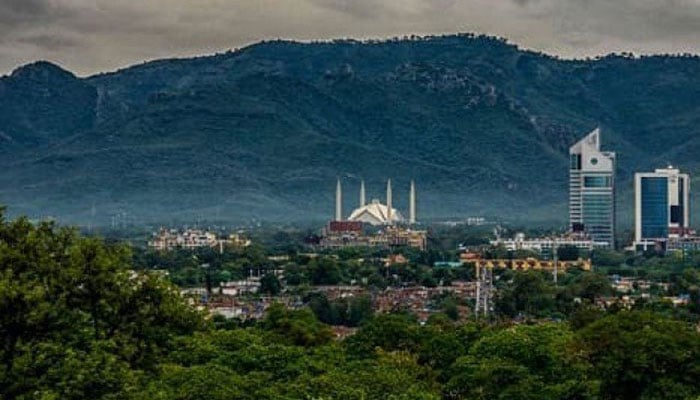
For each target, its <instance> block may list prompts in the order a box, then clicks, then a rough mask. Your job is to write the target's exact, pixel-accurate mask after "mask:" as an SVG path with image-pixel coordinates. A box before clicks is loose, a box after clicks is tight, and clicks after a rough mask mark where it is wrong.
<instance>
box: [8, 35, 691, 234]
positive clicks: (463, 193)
mask: <svg viewBox="0 0 700 400" xmlns="http://www.w3.org/2000/svg"><path fill="white" fill-rule="evenodd" d="M596 127H600V128H601V130H602V138H603V148H604V149H605V150H610V151H615V152H617V154H618V181H617V182H618V188H619V200H618V203H619V204H618V210H620V214H621V215H622V217H621V218H622V220H623V221H628V220H629V216H630V215H631V211H632V210H631V209H632V203H631V194H630V193H631V186H632V179H631V177H632V174H633V173H634V171H638V170H650V169H653V168H659V167H664V166H666V165H667V164H669V163H672V164H674V165H678V166H680V168H682V169H683V170H685V171H688V172H690V173H691V174H693V173H696V172H698V168H699V167H700V158H699V157H698V152H700V58H699V57H697V56H689V55H682V56H673V55H658V56H645V57H634V56H631V55H629V54H623V55H610V56H606V57H600V58H596V59H586V60H563V59H558V58H557V57H553V56H549V55H546V54H541V53H536V52H532V51H526V50H522V49H519V48H518V47H517V46H515V45H513V44H509V43H508V42H507V41H505V40H503V39H498V38H492V37H486V36H477V35H471V34H460V35H449V36H436V37H420V38H418V37H411V38H403V39H393V40H386V41H362V42H361V41H355V40H337V41H332V42H317V43H298V42H291V41H282V40H279V41H267V42H261V43H258V44H255V45H251V46H248V47H245V48H242V49H239V50H235V51H229V52H226V53H222V54H216V55H211V56H204V57H197V58H188V59H168V60H159V61H153V62H147V63H144V64H141V65H136V66H132V67H129V68H125V69H122V70H118V71H115V72H110V73H103V74H99V75H95V76H89V77H76V76H75V75H73V74H72V73H70V72H68V71H66V70H64V69H62V68H61V67H59V66H57V65H54V64H51V63H49V62H44V61H40V62H36V63H33V64H29V65H25V66H22V67H20V68H18V69H17V70H15V71H14V72H12V73H11V74H10V75H8V76H5V77H2V78H0V204H5V205H7V206H8V207H9V210H8V211H9V212H10V214H27V215H30V216H32V217H34V218H41V217H47V216H51V217H54V218H57V219H59V220H60V221H64V222H67V223H73V224H82V225H85V224H96V225H99V224H108V223H110V221H113V220H114V218H115V217H119V218H128V219H130V220H131V221H134V222H148V223H167V222H169V221H193V220H195V219H200V218H204V219H210V220H220V221H246V220H253V219H255V220H266V221H304V220H306V221H308V220H323V219H328V218H331V217H332V216H333V207H334V200H333V196H334V193H335V182H336V179H337V178H339V177H340V178H342V181H343V185H344V186H343V188H344V193H345V199H344V200H345V201H344V204H345V206H346V210H345V213H346V214H349V212H350V211H351V208H353V207H354V206H355V205H356V203H357V201H358V200H357V199H358V197H359V194H358V190H359V180H360V179H364V180H365V181H366V184H367V192H368V194H367V197H368V198H373V197H377V198H380V199H383V198H384V185H385V181H386V179H387V178H392V180H393V183H394V185H393V186H394V204H395V205H397V206H398V208H400V209H405V208H406V203H407V200H408V185H409V181H410V180H411V179H415V181H416V185H417V189H418V213H419V219H424V220H427V219H433V218H462V217H466V216H475V215H489V216H497V217H501V218H514V219H519V220H523V221H543V220H553V221H561V222H565V221H566V218H567V215H566V202H567V196H568V195H567V190H568V188H567V182H568V169H567V168H568V147H569V146H570V145H571V144H573V143H575V142H576V141H577V140H578V139H579V138H580V137H583V136H584V135H585V134H587V133H588V132H589V131H591V130H593V129H594V128H596ZM694 192H697V191H696V190H694ZM696 198H697V196H696ZM127 215H128V217H125V216H127Z"/></svg>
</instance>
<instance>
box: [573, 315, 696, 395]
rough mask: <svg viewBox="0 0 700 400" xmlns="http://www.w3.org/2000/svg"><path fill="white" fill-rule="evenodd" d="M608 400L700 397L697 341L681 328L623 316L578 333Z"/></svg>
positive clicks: (660, 318) (673, 323) (656, 318)
mask: <svg viewBox="0 0 700 400" xmlns="http://www.w3.org/2000/svg"><path fill="white" fill-rule="evenodd" d="M577 336H578V340H577V343H578V347H579V348H580V350H582V351H584V352H585V353H586V354H587V355H588V358H589V359H590V361H591V362H592V363H593V364H594V366H595V368H594V369H593V371H594V373H595V376H596V377H597V379H599V380H600V382H601V396H602V397H603V398H608V399H641V398H664V399H676V398H677V399H686V398H695V397H697V396H699V395H700V387H698V385H697V382H699V381H700V367H698V361H697V360H698V359H700V335H698V333H697V332H696V331H695V330H694V328H693V327H692V326H690V325H688V324H686V323H684V322H681V321H675V320H672V319H670V318H667V317H663V316H660V315H658V314H653V313H649V312H636V311H634V312H629V311H622V312H619V313H617V314H614V315H609V316H606V317H604V318H601V319H599V320H597V321H595V322H593V323H591V324H589V325H588V326H586V327H585V328H584V329H582V330H581V331H579V332H578V334H577Z"/></svg>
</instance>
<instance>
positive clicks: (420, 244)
mask: <svg viewBox="0 0 700 400" xmlns="http://www.w3.org/2000/svg"><path fill="white" fill-rule="evenodd" d="M365 224H366V225H372V226H374V227H379V228H380V229H379V230H377V231H375V232H373V233H370V232H365V230H364V229H363V225H365ZM415 224H416V185H415V183H414V182H413V181H411V189H410V193H409V205H408V219H405V218H404V216H403V215H402V214H401V213H400V212H399V211H398V210H397V209H395V208H394V207H393V205H392V190H391V179H389V180H388V181H387V183H386V204H382V202H380V201H379V200H376V199H375V200H372V201H371V202H369V203H367V201H366V199H365V182H364V181H362V182H361V183H360V204H359V207H358V208H356V209H355V210H353V212H352V213H350V216H349V217H348V218H347V219H343V188H342V186H341V183H340V179H338V183H337V185H336V191H335V219H334V220H332V221H330V222H329V223H328V226H327V227H326V228H325V229H324V230H323V234H322V237H321V239H320V242H319V246H320V247H321V248H326V249H337V248H344V247H380V248H389V249H392V248H399V247H406V246H407V247H413V248H416V249H419V250H425V249H426V247H427V243H428V242H427V231H424V230H415V229H413V227H414V226H415Z"/></svg>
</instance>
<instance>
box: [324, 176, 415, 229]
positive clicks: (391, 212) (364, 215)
mask: <svg viewBox="0 0 700 400" xmlns="http://www.w3.org/2000/svg"><path fill="white" fill-rule="evenodd" d="M342 197H343V190H342V187H341V185H340V179H338V183H337V186H336V193H335V220H336V221H343V201H342ZM391 197H392V190H391V179H389V180H388V181H387V183H386V204H382V203H381V202H380V201H379V200H377V199H374V200H372V201H371V202H369V203H367V202H366V200H365V182H364V181H362V182H361V183H360V206H359V207H358V208H356V209H355V210H354V211H353V212H352V213H351V214H350V217H348V219H347V221H352V222H363V223H367V224H370V225H374V226H380V225H395V224H403V223H408V224H411V225H413V224H415V223H416V185H415V183H414V182H413V181H411V189H410V196H409V216H408V221H407V220H406V219H405V218H404V217H403V215H401V213H400V212H399V211H398V210H396V209H395V208H393V207H392V201H391V200H392V199H391Z"/></svg>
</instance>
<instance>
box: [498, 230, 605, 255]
mask: <svg viewBox="0 0 700 400" xmlns="http://www.w3.org/2000/svg"><path fill="white" fill-rule="evenodd" d="M490 244H491V245H492V246H503V247H504V248H505V249H506V250H508V251H516V250H530V251H535V252H538V253H539V254H540V255H541V256H542V258H544V259H545V260H547V259H551V258H552V257H553V254H554V251H553V250H554V249H558V248H562V247H569V246H571V247H576V248H578V249H579V250H584V251H590V250H593V249H595V248H602V247H607V246H608V243H607V242H595V241H593V240H590V239H587V238H584V237H577V236H570V237H569V236H564V237H545V238H533V239H526V238H525V235H524V234H523V233H518V234H516V235H515V237H514V238H512V239H500V238H499V239H496V240H492V241H490Z"/></svg>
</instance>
